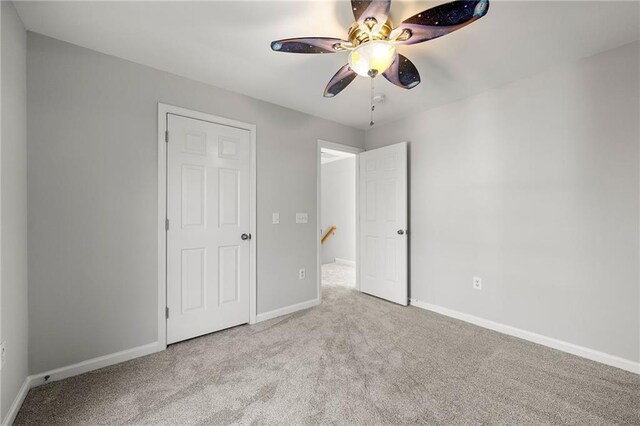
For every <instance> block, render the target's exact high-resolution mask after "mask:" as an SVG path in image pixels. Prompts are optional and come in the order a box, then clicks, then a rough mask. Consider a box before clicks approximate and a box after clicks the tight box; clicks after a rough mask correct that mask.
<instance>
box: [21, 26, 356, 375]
mask: <svg viewBox="0 0 640 426" xmlns="http://www.w3.org/2000/svg"><path fill="white" fill-rule="evenodd" d="M27 64H28V67H27V81H28V95H27V106H28V113H29V116H28V133H29V143H28V161H29V171H28V189H29V192H28V200H29V226H30V229H29V274H30V276H29V308H30V317H29V321H30V322H29V331H30V364H29V367H30V371H31V372H32V373H39V372H43V371H46V370H49V369H52V368H56V367H61V366H65V365H69V364H72V363H75V362H79V361H83V360H86V359H90V358H93V357H96V356H100V355H105V354H110V353H113V352H117V351H121V350H124V349H128V348H132V347H136V346H139V345H143V344H146V343H151V342H154V341H156V339H157V335H156V334H157V309H158V307H157V286H158V282H157V279H158V277H157V269H158V265H157V172H158V171H157V103H158V102H164V103H168V104H172V105H177V106H181V107H185V108H190V109H194V110H198V111H204V112H208V113H211V114H216V115H220V116H224V117H229V118H232V119H236V120H240V121H245V122H250V123H254V124H256V125H257V162H258V201H257V204H258V217H257V226H258V236H257V237H258V242H257V248H258V265H257V267H258V313H264V312H268V311H271V310H274V309H277V308H281V307H286V306H289V305H292V304H295V303H300V302H304V301H307V300H311V299H315V298H316V297H317V294H316V290H317V289H316V280H315V276H316V232H317V229H318V227H317V219H316V217H315V212H316V202H317V201H316V173H315V169H316V161H317V160H316V150H317V140H318V139H324V140H331V141H335V142H339V143H343V144H347V145H353V146H363V145H364V132H363V131H361V130H356V129H352V128H349V127H345V126H342V125H339V124H336V123H333V122H329V121H326V120H321V119H318V118H314V117H311V116H309V115H306V114H302V113H299V112H295V111H293V110H289V109H285V108H282V107H279V106H276V105H273V104H269V103H266V102H262V101H257V100H255V99H252V98H249V97H246V96H241V95H238V94H234V93H231V92H228V91H225V90H222V89H218V88H214V87H211V86H208V85H205V84H201V83H198V82H194V81H190V80H187V79H184V78H181V77H177V76H175V75H171V74H168V73H165V72H161V71H157V70H154V69H151V68H148V67H145V66H141V65H137V64H134V63H131V62H127V61H125V60H121V59H118V58H115V57H111V56H107V55H103V54H100V53H97V52H94V51H91V50H87V49H84V48H81V47H77V46H73V45H71V44H67V43H64V42H61V41H57V40H54V39H51V38H47V37H44V36H41V35H37V34H33V33H29V37H28V62H27ZM275 211H278V212H280V225H277V226H274V225H271V213H272V212H275ZM296 212H308V213H309V223H308V225H296V224H295V213H296ZM302 267H304V268H306V270H307V279H306V280H304V281H300V280H298V269H299V268H302Z"/></svg>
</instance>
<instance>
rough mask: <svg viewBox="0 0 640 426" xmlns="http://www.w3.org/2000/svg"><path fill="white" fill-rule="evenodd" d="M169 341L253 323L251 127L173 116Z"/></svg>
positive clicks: (169, 171)
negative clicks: (251, 284)
mask: <svg viewBox="0 0 640 426" xmlns="http://www.w3.org/2000/svg"><path fill="white" fill-rule="evenodd" d="M167 125H168V132H169V133H168V135H169V138H168V146H167V148H168V150H167V152H168V156H167V217H168V220H169V222H168V225H169V227H168V232H167V307H168V312H167V313H168V318H167V343H174V342H177V341H180V340H185V339H189V338H192V337H196V336H200V335H203V334H207V333H211V332H214V331H217V330H221V329H224V328H228V327H232V326H235V325H239V324H243V323H247V322H249V319H250V318H249V317H250V312H249V291H250V289H249V282H250V277H249V273H250V238H251V234H250V223H249V221H250V209H251V207H250V193H249V192H250V167H251V143H250V132H249V131H247V130H243V129H238V128H235V127H230V126H223V125H220V124H216V123H212V122H208V121H204V120H198V119H193V118H187V117H182V116H179V115H173V114H169V115H168V122H167Z"/></svg>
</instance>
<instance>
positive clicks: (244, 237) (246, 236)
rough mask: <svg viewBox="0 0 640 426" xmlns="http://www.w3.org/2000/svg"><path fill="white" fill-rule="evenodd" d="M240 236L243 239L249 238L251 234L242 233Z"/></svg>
mask: <svg viewBox="0 0 640 426" xmlns="http://www.w3.org/2000/svg"><path fill="white" fill-rule="evenodd" d="M240 238H242V239H243V240H250V239H251V234H242V235H241V236H240Z"/></svg>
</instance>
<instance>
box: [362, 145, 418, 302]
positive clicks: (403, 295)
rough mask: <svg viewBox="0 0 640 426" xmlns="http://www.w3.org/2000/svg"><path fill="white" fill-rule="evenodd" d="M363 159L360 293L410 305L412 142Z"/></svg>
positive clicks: (378, 150) (376, 152) (371, 154)
mask: <svg viewBox="0 0 640 426" xmlns="http://www.w3.org/2000/svg"><path fill="white" fill-rule="evenodd" d="M359 161H360V167H359V168H360V200H359V206H360V253H361V254H360V290H361V291H363V292H365V293H368V294H371V295H374V296H377V297H380V298H383V299H387V300H390V301H392V302H395V303H399V304H401V305H405V306H406V305H407V303H408V277H407V268H408V266H407V265H408V259H407V255H408V254H407V251H408V245H407V242H408V240H407V144H406V143H405V142H403V143H399V144H395V145H390V146H386V147H383V148H378V149H373V150H371V151H365V152H363V153H361V154H360V155H359Z"/></svg>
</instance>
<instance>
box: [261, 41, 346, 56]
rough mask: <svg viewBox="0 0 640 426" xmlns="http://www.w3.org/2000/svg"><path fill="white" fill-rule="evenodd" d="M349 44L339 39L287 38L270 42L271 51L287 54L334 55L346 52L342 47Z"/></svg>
mask: <svg viewBox="0 0 640 426" xmlns="http://www.w3.org/2000/svg"><path fill="white" fill-rule="evenodd" d="M345 44H346V45H349V42H348V41H346V40H342V39H339V38H329V37H303V38H287V39H284V40H276V41H272V42H271V49H273V50H274V51H276V52H287V53H335V52H341V51H343V50H346V49H345V48H344V47H343V46H344V45H345Z"/></svg>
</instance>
